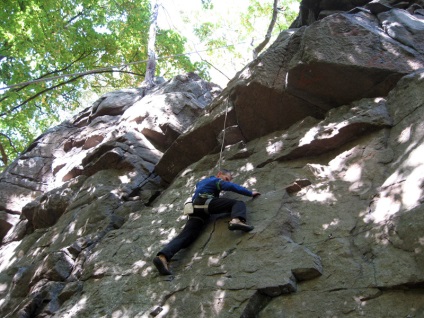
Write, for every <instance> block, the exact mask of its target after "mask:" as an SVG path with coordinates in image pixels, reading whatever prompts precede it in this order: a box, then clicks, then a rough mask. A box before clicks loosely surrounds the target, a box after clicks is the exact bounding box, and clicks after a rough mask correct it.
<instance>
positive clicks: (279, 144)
mask: <svg viewBox="0 0 424 318" xmlns="http://www.w3.org/2000/svg"><path fill="white" fill-rule="evenodd" d="M283 145H284V144H283V141H282V140H278V141H276V142H273V143H271V142H269V144H268V146H267V147H266V152H267V153H268V154H269V155H272V154H274V153H278V152H280V151H281V150H283Z"/></svg>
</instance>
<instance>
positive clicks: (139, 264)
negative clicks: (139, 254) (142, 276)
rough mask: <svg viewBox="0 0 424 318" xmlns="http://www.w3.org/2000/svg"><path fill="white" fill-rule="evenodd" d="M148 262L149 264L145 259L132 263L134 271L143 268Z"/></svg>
mask: <svg viewBox="0 0 424 318" xmlns="http://www.w3.org/2000/svg"><path fill="white" fill-rule="evenodd" d="M146 264H147V262H145V261H137V262H135V263H134V264H133V265H132V269H133V272H134V273H135V272H137V271H138V270H139V269H141V268H143V267H144V265H146Z"/></svg>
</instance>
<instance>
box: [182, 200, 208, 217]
mask: <svg viewBox="0 0 424 318" xmlns="http://www.w3.org/2000/svg"><path fill="white" fill-rule="evenodd" d="M212 199H213V197H212V198H208V199H207V200H206V201H205V203H204V204H193V201H192V200H191V198H189V199H187V200H186V201H185V202H184V215H192V214H193V213H194V209H203V210H204V211H205V213H206V214H209V210H208V207H209V203H210V202H211V201H212Z"/></svg>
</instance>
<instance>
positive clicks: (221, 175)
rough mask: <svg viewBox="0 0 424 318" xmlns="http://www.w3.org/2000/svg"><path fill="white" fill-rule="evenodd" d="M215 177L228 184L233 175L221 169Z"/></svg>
mask: <svg viewBox="0 0 424 318" xmlns="http://www.w3.org/2000/svg"><path fill="white" fill-rule="evenodd" d="M216 176H217V177H218V178H220V179H222V180H224V181H228V182H231V180H233V175H232V173H231V171H229V170H227V169H221V170H220V171H219V172H218V174H217V175H216Z"/></svg>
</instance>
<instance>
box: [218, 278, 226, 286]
mask: <svg viewBox="0 0 424 318" xmlns="http://www.w3.org/2000/svg"><path fill="white" fill-rule="evenodd" d="M224 284H225V282H224V278H221V279H218V280H217V282H216V286H218V287H222V286H224Z"/></svg>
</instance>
